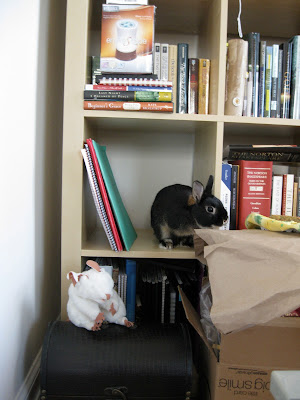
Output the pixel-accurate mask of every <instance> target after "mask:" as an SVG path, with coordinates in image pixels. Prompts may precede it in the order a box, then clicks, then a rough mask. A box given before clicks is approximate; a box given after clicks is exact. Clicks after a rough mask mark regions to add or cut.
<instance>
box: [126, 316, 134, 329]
mask: <svg viewBox="0 0 300 400" xmlns="http://www.w3.org/2000/svg"><path fill="white" fill-rule="evenodd" d="M124 325H125V326H127V328H132V327H133V326H134V322H130V321H128V319H126V318H125V320H124Z"/></svg>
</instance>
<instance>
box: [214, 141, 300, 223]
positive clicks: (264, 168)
mask: <svg viewBox="0 0 300 400" xmlns="http://www.w3.org/2000/svg"><path fill="white" fill-rule="evenodd" d="M238 147H240V148H242V147H243V146H242V145H241V146H238ZM249 147H250V145H249V146H248V147H247V146H244V148H245V149H246V151H245V152H244V153H246V154H249V153H247V149H248V151H249ZM282 148H283V150H284V151H286V153H287V150H286V149H288V147H282ZM291 148H292V149H297V150H298V155H299V154H300V148H299V146H293V147H291ZM274 151H275V150H274ZM225 153H226V154H228V150H227V149H226V150H225ZM262 154H263V153H261V152H260V153H258V156H260V160H256V161H253V160H250V159H249V157H248V158H247V159H238V160H237V159H236V160H230V157H229V160H227V161H225V162H223V164H222V180H221V201H222V202H223V205H224V207H225V208H226V210H227V212H228V217H229V218H228V222H227V224H226V225H224V226H223V227H222V229H245V219H246V217H247V216H248V215H249V214H250V213H251V212H256V213H257V212H258V213H260V214H262V215H265V216H270V215H284V216H291V217H300V186H299V185H300V173H299V169H298V168H297V167H294V166H289V165H288V164H285V165H281V164H274V163H273V161H268V160H269V159H270V154H268V153H266V154H265V157H263V156H262ZM291 154H292V155H293V154H294V153H292V152H291ZM253 158H254V159H255V153H253ZM263 158H265V160H263Z"/></svg>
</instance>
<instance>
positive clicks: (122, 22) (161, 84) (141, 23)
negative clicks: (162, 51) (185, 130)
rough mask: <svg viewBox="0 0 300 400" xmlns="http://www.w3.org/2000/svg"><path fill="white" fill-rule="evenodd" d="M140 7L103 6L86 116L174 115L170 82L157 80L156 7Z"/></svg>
mask: <svg viewBox="0 0 300 400" xmlns="http://www.w3.org/2000/svg"><path fill="white" fill-rule="evenodd" d="M138 3H139V2H136V1H132V2H131V4H128V3H127V4H125V3H124V1H122V2H118V1H116V2H114V4H113V5H111V4H103V5H102V23H101V52H100V56H93V57H92V58H91V68H92V73H91V77H92V79H91V82H92V84H91V85H86V86H85V88H84V109H85V110H113V111H116V110H126V111H159V112H173V109H174V105H173V102H172V82H170V81H168V80H167V79H166V78H164V79H159V78H158V76H157V75H155V74H153V53H154V52H153V50H154V20H155V12H156V7H155V6H152V5H151V6H150V5H141V4H138ZM112 26H113V28H112Z"/></svg>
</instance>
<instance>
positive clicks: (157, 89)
mask: <svg viewBox="0 0 300 400" xmlns="http://www.w3.org/2000/svg"><path fill="white" fill-rule="evenodd" d="M126 90H127V91H133V92H136V91H139V90H143V91H149V90H150V91H152V92H172V87H169V86H166V87H164V86H133V85H129V86H127V87H126Z"/></svg>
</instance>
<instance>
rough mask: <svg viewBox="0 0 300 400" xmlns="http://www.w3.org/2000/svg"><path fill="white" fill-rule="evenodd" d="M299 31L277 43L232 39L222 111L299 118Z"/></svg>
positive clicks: (255, 38)
mask: <svg viewBox="0 0 300 400" xmlns="http://www.w3.org/2000/svg"><path fill="white" fill-rule="evenodd" d="M299 65H300V35H296V36H293V37H292V38H291V39H290V40H288V41H287V42H284V43H280V44H270V45H269V44H268V43H267V41H266V40H261V38H260V33H259V32H251V33H248V34H247V35H246V40H243V39H231V40H229V41H228V49H227V74H226V96H225V114H227V115H237V116H242V115H243V116H248V117H268V118H291V119H299V118H300V68H299Z"/></svg>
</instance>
